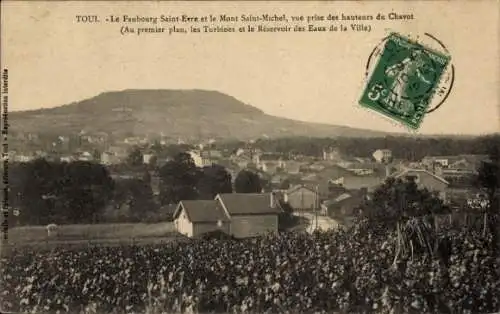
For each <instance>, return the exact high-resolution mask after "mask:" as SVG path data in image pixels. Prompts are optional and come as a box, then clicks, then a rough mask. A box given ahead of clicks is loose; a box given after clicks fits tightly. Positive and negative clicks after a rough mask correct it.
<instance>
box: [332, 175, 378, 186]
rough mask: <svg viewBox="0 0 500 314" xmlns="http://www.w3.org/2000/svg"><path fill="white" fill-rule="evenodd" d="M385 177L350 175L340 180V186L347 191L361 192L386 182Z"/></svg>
mask: <svg viewBox="0 0 500 314" xmlns="http://www.w3.org/2000/svg"><path fill="white" fill-rule="evenodd" d="M384 179H385V176H380V175H376V174H375V175H367V176H360V175H349V176H343V177H341V178H339V179H338V180H336V181H338V184H340V185H342V187H344V188H345V189H347V190H359V189H362V188H367V189H371V188H375V187H377V186H379V185H380V184H382V183H383V182H384Z"/></svg>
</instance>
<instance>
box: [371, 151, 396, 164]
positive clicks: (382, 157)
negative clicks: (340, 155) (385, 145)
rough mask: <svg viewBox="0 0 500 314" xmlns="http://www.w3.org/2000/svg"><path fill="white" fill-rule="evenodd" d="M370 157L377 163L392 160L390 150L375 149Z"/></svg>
mask: <svg viewBox="0 0 500 314" xmlns="http://www.w3.org/2000/svg"><path fill="white" fill-rule="evenodd" d="M372 156H373V158H375V160H376V161H377V162H380V163H384V162H389V161H390V160H391V159H392V151H391V150H390V149H377V150H376V151H374V152H373V154H372Z"/></svg>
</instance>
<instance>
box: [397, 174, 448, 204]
mask: <svg viewBox="0 0 500 314" xmlns="http://www.w3.org/2000/svg"><path fill="white" fill-rule="evenodd" d="M393 177H394V178H400V179H403V180H404V179H413V180H414V181H415V183H416V184H417V186H418V187H419V188H421V189H422V188H426V189H427V190H429V191H432V192H437V193H438V195H439V197H440V198H441V199H442V200H444V201H446V200H447V197H446V192H447V189H448V186H449V184H450V183H449V182H448V181H447V180H445V179H444V178H442V177H440V176H438V175H436V174H433V173H432V172H429V171H427V170H425V169H405V170H403V171H401V172H398V173H395V174H393Z"/></svg>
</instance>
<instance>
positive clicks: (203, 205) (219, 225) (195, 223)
mask: <svg viewBox="0 0 500 314" xmlns="http://www.w3.org/2000/svg"><path fill="white" fill-rule="evenodd" d="M229 223H230V219H229V216H228V215H227V213H226V211H225V210H224V209H223V208H222V207H221V206H220V203H219V202H218V201H216V200H195V201H180V202H179V204H178V205H177V208H176V210H175V212H174V226H175V228H176V229H177V231H178V232H179V233H181V234H183V235H185V236H188V237H190V238H192V237H199V236H200V235H202V234H204V233H208V232H212V231H223V232H225V233H227V234H229V232H230V228H229Z"/></svg>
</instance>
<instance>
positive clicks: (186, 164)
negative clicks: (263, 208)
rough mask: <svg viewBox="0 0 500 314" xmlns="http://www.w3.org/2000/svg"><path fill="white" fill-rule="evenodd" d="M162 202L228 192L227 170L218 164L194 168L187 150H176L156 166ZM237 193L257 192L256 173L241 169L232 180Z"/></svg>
mask: <svg viewBox="0 0 500 314" xmlns="http://www.w3.org/2000/svg"><path fill="white" fill-rule="evenodd" d="M159 174H160V178H161V188H160V196H161V202H162V204H175V203H177V202H179V201H180V200H193V199H213V198H214V197H215V195H217V194H219V193H232V192H233V184H232V178H231V174H229V173H228V172H227V170H226V169H225V168H224V167H223V166H220V165H216V164H214V165H210V166H205V167H203V168H198V167H196V165H195V164H194V162H193V160H192V158H191V157H190V156H189V154H186V153H179V154H177V155H176V156H175V157H174V158H173V159H172V160H171V161H169V162H167V163H166V164H165V165H164V166H162V167H161V168H160V169H159ZM234 191H235V192H237V193H260V192H261V191H262V185H261V181H260V178H259V176H258V175H257V174H256V173H254V172H251V171H248V170H242V171H241V172H240V173H238V175H237V177H236V178H235V181H234Z"/></svg>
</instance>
